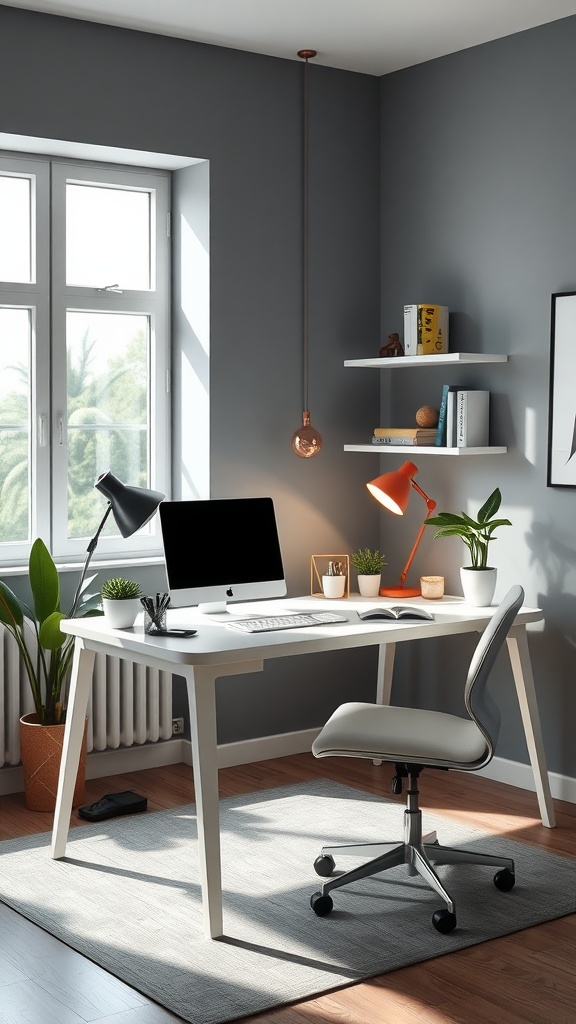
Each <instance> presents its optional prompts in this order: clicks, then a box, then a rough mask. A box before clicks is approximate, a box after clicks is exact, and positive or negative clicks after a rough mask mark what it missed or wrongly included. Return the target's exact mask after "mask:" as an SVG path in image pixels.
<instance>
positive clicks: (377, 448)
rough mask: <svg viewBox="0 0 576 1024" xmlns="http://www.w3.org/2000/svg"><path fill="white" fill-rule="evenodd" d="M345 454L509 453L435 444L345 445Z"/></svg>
mask: <svg viewBox="0 0 576 1024" xmlns="http://www.w3.org/2000/svg"><path fill="white" fill-rule="evenodd" d="M344 451H345V452H370V453H371V454H372V455H374V453H377V454H378V455H384V454H386V455H405V456H406V457H407V458H408V457H412V456H413V455H416V456H417V458H420V456H421V455H505V454H506V452H507V451H508V449H507V448H503V447H496V446H492V447H487V448H443V447H441V446H440V445H435V444H430V445H428V444H345V445H344Z"/></svg>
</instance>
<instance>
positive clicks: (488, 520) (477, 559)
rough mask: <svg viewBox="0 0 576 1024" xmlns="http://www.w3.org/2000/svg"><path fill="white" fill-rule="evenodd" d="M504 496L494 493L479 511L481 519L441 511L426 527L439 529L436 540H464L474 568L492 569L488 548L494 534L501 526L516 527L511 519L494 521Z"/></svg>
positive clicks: (495, 491)
mask: <svg viewBox="0 0 576 1024" xmlns="http://www.w3.org/2000/svg"><path fill="white" fill-rule="evenodd" d="M501 502H502V495H501V494H500V491H499V489H498V488H496V489H495V490H494V491H492V494H491V495H490V497H489V498H488V500H487V501H485V502H484V504H483V505H482V508H481V509H480V510H479V512H478V518H477V519H472V518H471V517H470V516H467V515H466V513H465V512H461V513H460V515H456V514H455V513H454V512H439V513H438V514H437V515H435V516H430V518H429V519H427V520H426V526H439V527H440V529H439V530H438V532H437V533H435V534H434V537H460V539H461V540H463V541H464V543H465V544H466V547H467V548H468V550H469V552H470V568H472V569H486V568H488V545H489V543H490V541H492V540H494V539H495V538H494V536H493V535H494V532H495V530H497V529H498V527H500V526H512V523H511V522H510V520H509V519H494V516H495V515H496V513H497V511H498V509H499V508H500V504H501Z"/></svg>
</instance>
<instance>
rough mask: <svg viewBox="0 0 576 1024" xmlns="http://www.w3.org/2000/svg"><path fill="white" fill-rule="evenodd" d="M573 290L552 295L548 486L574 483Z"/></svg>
mask: <svg viewBox="0 0 576 1024" xmlns="http://www.w3.org/2000/svg"><path fill="white" fill-rule="evenodd" d="M575 379H576V292H558V293H557V294H555V295H552V318H551V331H550V403H549V408H548V481H547V483H548V487H576V388H575V386H574V381H575Z"/></svg>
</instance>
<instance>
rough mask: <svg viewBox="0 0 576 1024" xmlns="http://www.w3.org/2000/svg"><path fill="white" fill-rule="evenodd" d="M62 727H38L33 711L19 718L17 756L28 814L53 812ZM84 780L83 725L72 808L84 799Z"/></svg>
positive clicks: (60, 757)
mask: <svg viewBox="0 0 576 1024" xmlns="http://www.w3.org/2000/svg"><path fill="white" fill-rule="evenodd" d="M64 728H65V726H63V725H41V724H40V723H39V722H38V715H37V714H36V712H33V713H32V714H29V715H23V716H22V718H21V719H20V754H21V757H22V767H23V768H24V795H25V797H26V807H27V808H28V809H29V810H30V811H53V810H54V808H55V807H56V791H57V789H58V775H59V773H60V761H61V759H62V745H63V743H64ZM85 777H86V725H85V726H84V737H83V740H82V748H81V750H80V761H79V764H78V775H77V777H76V786H75V788H74V797H73V800H72V806H73V807H78V806H79V804H81V803H82V801H83V800H84V783H85Z"/></svg>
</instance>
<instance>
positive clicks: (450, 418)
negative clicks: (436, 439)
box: [446, 391, 457, 448]
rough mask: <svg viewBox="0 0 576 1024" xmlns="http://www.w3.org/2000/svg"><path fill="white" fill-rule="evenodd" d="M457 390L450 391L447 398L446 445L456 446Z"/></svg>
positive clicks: (448, 446)
mask: <svg viewBox="0 0 576 1024" xmlns="http://www.w3.org/2000/svg"><path fill="white" fill-rule="evenodd" d="M456 395H457V392H456V391H449V392H448V396H447V398H446V447H447V448H456Z"/></svg>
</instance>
